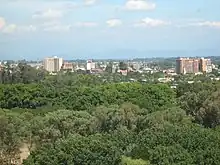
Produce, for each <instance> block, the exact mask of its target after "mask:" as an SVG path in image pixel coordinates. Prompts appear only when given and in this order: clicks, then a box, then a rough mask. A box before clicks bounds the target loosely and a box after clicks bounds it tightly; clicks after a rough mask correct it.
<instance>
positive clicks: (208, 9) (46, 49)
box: [0, 0, 220, 60]
mask: <svg viewBox="0 0 220 165" xmlns="http://www.w3.org/2000/svg"><path fill="white" fill-rule="evenodd" d="M218 6H220V1H218V0H212V1H206V0H195V1H193V2H191V1H189V0H185V1H183V0H179V1H178V2H174V1H170V0H168V1H161V0H120V1H119V0H118V1H116V0H113V1H105V0H85V1H83V0H80V1H79V0H76V1H72V0H56V1H53V2H51V1H49V0H38V1H37V0H29V1H27V0H2V1H1V2H0V60H6V59H15V60H19V59H27V60H37V59H43V58H44V57H48V56H55V55H56V56H61V57H63V58H65V59H90V58H94V59H100V58H103V59H108V58H112V59H117V58H145V57H146V58H149V57H179V56H186V57H189V56H204V57H205V56H218V55H220V48H219V43H220V33H219V32H220V12H219V10H218ZM12 11H13V12H12Z"/></svg>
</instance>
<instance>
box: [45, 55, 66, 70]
mask: <svg viewBox="0 0 220 165" xmlns="http://www.w3.org/2000/svg"><path fill="white" fill-rule="evenodd" d="M43 65H44V69H45V70H47V71H48V72H59V71H60V69H61V67H62V65H63V59H62V58H58V57H56V56H55V57H50V58H45V59H44V63H43Z"/></svg>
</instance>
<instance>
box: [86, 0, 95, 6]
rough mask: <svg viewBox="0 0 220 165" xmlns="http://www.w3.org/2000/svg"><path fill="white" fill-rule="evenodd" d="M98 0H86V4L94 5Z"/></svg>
mask: <svg viewBox="0 0 220 165" xmlns="http://www.w3.org/2000/svg"><path fill="white" fill-rule="evenodd" d="M96 1H97V0H84V4H85V5H94V4H95V3H96Z"/></svg>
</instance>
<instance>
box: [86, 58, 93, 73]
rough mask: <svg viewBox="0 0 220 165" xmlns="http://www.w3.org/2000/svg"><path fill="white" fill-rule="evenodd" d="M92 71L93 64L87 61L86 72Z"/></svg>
mask: <svg viewBox="0 0 220 165" xmlns="http://www.w3.org/2000/svg"><path fill="white" fill-rule="evenodd" d="M92 69H95V63H94V62H92V60H88V61H87V63H86V70H88V71H91V70H92Z"/></svg>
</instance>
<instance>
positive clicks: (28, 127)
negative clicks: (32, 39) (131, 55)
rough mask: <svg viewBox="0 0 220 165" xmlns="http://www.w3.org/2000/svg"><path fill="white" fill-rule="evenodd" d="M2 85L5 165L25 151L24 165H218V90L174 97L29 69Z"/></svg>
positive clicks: (0, 157) (197, 88)
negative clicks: (50, 74) (26, 154)
mask: <svg viewBox="0 0 220 165" xmlns="http://www.w3.org/2000/svg"><path fill="white" fill-rule="evenodd" d="M0 80H1V84H0V108H1V109H0V135H1V136H0V146H1V148H0V164H1V165H11V164H13V163H16V161H18V160H20V159H22V158H23V157H22V148H24V147H25V148H27V149H28V151H29V152H30V155H29V156H28V157H27V159H25V160H24V161H23V164H24V165H219V164H220V127H219V125H220V100H219V96H220V83H219V82H206V81H205V82H199V83H193V84H188V83H185V82H182V83H180V84H179V85H178V87H177V89H171V88H170V86H169V85H168V84H160V83H140V82H134V83H118V82H103V81H101V79H100V77H99V76H96V75H84V74H75V73H66V74H58V75H57V76H49V75H47V73H45V72H43V71H40V70H34V69H33V68H31V67H28V66H26V65H19V66H18V68H17V70H16V71H13V72H11V71H10V69H9V68H6V69H5V70H4V71H2V72H1V76H0ZM25 158H26V157H25Z"/></svg>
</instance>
